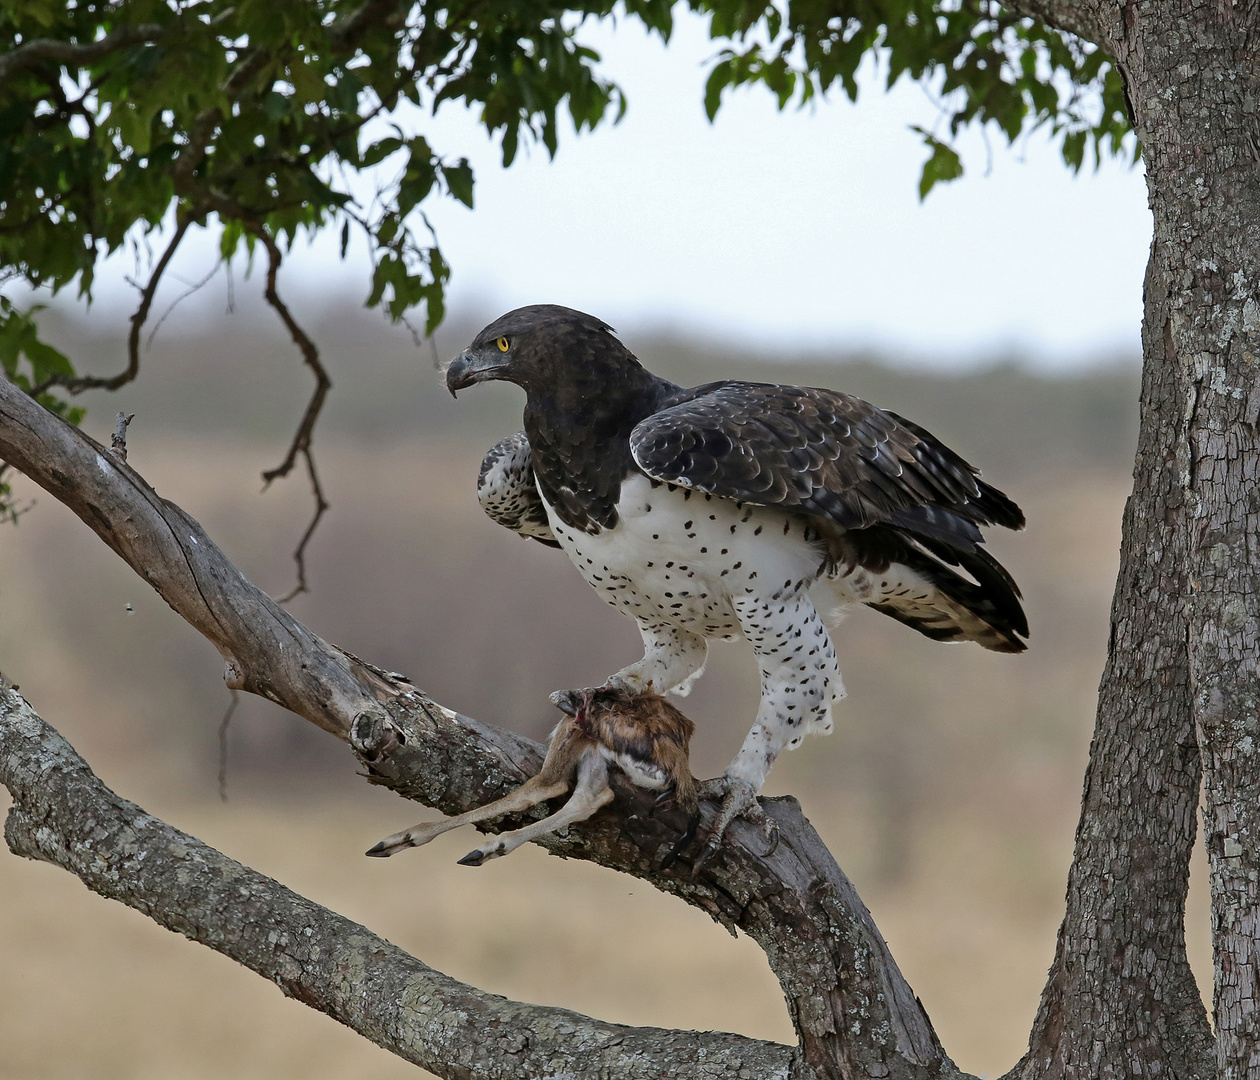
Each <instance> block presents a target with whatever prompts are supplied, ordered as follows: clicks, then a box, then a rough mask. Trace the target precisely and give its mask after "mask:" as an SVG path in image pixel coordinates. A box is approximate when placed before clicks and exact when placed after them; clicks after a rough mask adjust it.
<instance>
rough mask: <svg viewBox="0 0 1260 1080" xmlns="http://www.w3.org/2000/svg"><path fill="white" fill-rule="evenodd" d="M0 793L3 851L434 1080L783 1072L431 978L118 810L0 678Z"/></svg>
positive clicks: (738, 1040)
mask: <svg viewBox="0 0 1260 1080" xmlns="http://www.w3.org/2000/svg"><path fill="white" fill-rule="evenodd" d="M0 784H4V786H5V787H7V788H8V789H9V791H10V792H11V793H12V795H13V807H12V809H11V810H10V812H9V817H8V820H7V821H6V822H5V830H4V832H5V840H6V841H7V842H8V845H9V848H10V850H12V851H13V852H14V854H16V855H24V856H25V857H27V858H29V859H39V860H43V861H44V862H50V863H53V864H54V865H56V866H60V867H62V868H63V869H66V870H69V871H70V872H71V873H72V874H74V875H75V876H77V877H78V878H80V879H81V880H82V881H83V883H84V884H85V885H87V887H88V888H90V889H91V890H92V891H93V892H97V893H99V894H100V895H102V896H104V897H107V898H108V899H111V900H118V901H119V902H121V903H123V904H126V905H127V906H128V907H132V908H135V909H136V910H138V911H140V912H143V913H144V914H145V915H147V916H148V917H149V918H151V919H153V920H154V921H155V922H157V923H159V924H160V925H162V926H164V927H166V928H167V929H168V930H174V931H176V932H177V933H180V934H183V935H184V936H185V937H187V938H189V939H191V940H192V941H197V942H200V943H201V944H203V945H208V946H209V947H210V948H212V949H214V950H215V951H216V952H220V953H222V954H223V955H225V956H228V957H231V958H232V959H233V960H235V961H237V962H238V963H240V964H243V965H244V966H245V967H247V968H249V969H250V970H251V971H255V972H257V973H258V974H259V975H262V976H263V977H264V978H266V979H268V980H270V981H271V982H274V983H275V984H276V985H277V986H279V987H280V989H281V990H282V991H283V992H284V994H285V995H286V996H288V997H291V998H295V999H296V1000H298V1001H300V1002H302V1003H303V1004H304V1005H309V1006H310V1007H311V1008H313V1009H318V1010H319V1011H320V1012H322V1013H326V1014H327V1015H329V1016H331V1017H332V1018H333V1019H334V1020H338V1021H340V1022H341V1023H343V1024H345V1025H346V1026H347V1027H350V1028H352V1029H353V1030H355V1031H357V1032H358V1033H359V1034H360V1035H362V1036H364V1037H365V1038H367V1039H371V1040H372V1042H374V1043H376V1044H377V1045H378V1046H383V1047H384V1048H385V1049H386V1050H389V1051H391V1052H393V1053H395V1054H397V1055H398V1056H399V1057H401V1058H404V1059H406V1060H407V1061H410V1062H412V1063H413V1064H415V1065H420V1066H423V1067H424V1068H426V1069H428V1070H429V1071H430V1072H433V1073H435V1074H436V1075H437V1076H439V1077H452V1078H456V1077H457V1078H459V1080H477V1078H481V1077H485V1078H491V1077H494V1078H501V1077H509V1076H544V1075H546V1076H555V1075H557V1074H560V1073H563V1074H565V1075H568V1076H573V1077H599V1076H617V1077H626V1078H628V1080H633V1078H644V1080H649V1078H650V1080H662V1078H664V1077H672V1076H679V1075H686V1076H694V1077H702V1078H708V1080H722V1078H726V1077H730V1078H732V1080H734V1078H736V1077H745V1076H747V1077H757V1078H765V1080H770V1078H786V1077H787V1076H788V1075H789V1069H790V1066H791V1061H792V1051H791V1048H789V1047H786V1046H780V1045H778V1044H776V1043H770V1042H762V1041H759V1040H756V1039H749V1038H745V1037H744V1036H742V1035H729V1034H725V1033H722V1032H704V1033H700V1032H694V1031H669V1030H664V1029H660V1028H634V1027H626V1026H623V1025H620V1024H607V1023H604V1022H602V1021H599V1020H593V1019H591V1018H589V1017H586V1016H582V1015H581V1014H580V1013H574V1012H570V1011H568V1010H566V1009H556V1008H547V1007H544V1006H540V1005H526V1004H523V1003H521V1002H516V1001H508V1000H507V999H505V998H501V997H498V996H497V995H494V994H487V993H484V992H482V991H480V990H478V989H476V988H475V987H472V986H467V985H465V984H464V983H461V982H458V981H457V980H455V979H452V978H450V977H449V976H447V975H443V974H442V973H441V972H438V971H434V970H433V969H432V968H430V967H428V966H427V965H425V964H423V963H421V962H420V961H419V960H417V959H416V958H415V957H413V956H410V955H408V954H407V953H405V952H403V951H402V950H401V949H399V948H396V947H395V946H393V945H391V944H390V943H389V942H388V941H385V940H384V939H382V938H380V937H377V936H376V935H375V934H373V933H372V932H371V931H370V930H367V929H366V928H364V927H362V926H360V925H358V924H357V923H354V922H351V921H350V920H349V919H347V918H345V917H343V916H341V915H338V914H337V913H336V912H333V911H329V910H328V909H327V908H324V907H321V906H320V905H319V904H316V903H314V902H312V901H310V900H308V899H306V898H305V897H302V896H299V895H298V894H296V893H294V892H292V891H291V890H289V889H287V888H285V887H284V886H283V885H281V884H279V883H278V882H275V881H272V880H271V879H270V878H268V877H264V876H263V875H262V874H259V873H257V872H256V871H254V870H251V869H249V868H248V867H246V866H242V865H241V864H240V863H238V862H236V861H234V860H232V859H230V858H228V857H227V856H226V855H224V854H222V853H221V852H219V851H216V850H215V849H214V848H212V847H210V846H209V845H207V844H204V843H202V842H201V841H200V840H197V839H195V838H194V837H192V836H189V835H188V834H187V833H183V832H180V831H179V830H178V829H175V828H173V827H171V826H170V825H167V824H165V823H164V822H162V821H159V820H157V819H156V818H154V817H152V816H150V815H149V814H146V813H145V812H144V811H143V810H142V809H140V807H138V806H136V805H135V804H134V803H131V802H128V801H127V800H125V799H122V798H119V797H118V796H117V795H116V794H114V792H112V791H111V790H110V789H109V788H108V787H106V786H105V785H104V784H103V783H102V782H101V781H100V780H99V779H98V778H97V777H96V776H95V775H94V774H93V773H92V770H91V769H90V768H88V765H87V763H86V762H85V761H84V760H83V759H82V758H81V757H79V756H78V754H76V753H75V752H74V749H73V748H72V747H71V746H70V744H69V743H67V742H66V741H65V739H63V738H62V737H61V736H60V735H59V734H58V733H57V732H56V731H54V730H53V729H52V728H51V727H49V726H48V724H47V723H45V722H44V721H43V720H42V719H40V717H39V716H37V715H36V714H35V711H34V710H33V709H32V708H31V707H30V705H29V704H28V703H27V702H26V701H25V700H24V699H23V698H22V697H21V695H20V694H18V693H17V692H16V691H14V690H12V689H9V688H8V687H6V686H5V684H4V681H3V678H2V677H0Z"/></svg>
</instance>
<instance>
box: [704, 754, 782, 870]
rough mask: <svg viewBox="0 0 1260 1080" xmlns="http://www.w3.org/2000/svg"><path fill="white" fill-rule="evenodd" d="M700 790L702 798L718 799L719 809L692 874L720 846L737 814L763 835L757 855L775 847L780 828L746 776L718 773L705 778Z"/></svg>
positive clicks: (767, 853)
mask: <svg viewBox="0 0 1260 1080" xmlns="http://www.w3.org/2000/svg"><path fill="white" fill-rule="evenodd" d="M700 794H701V796H702V797H703V798H706V799H713V800H715V801H716V802H717V803H718V813H717V817H716V818H714V820H713V824H712V825H711V826H710V827H709V838H708V841H707V842H706V844H705V846H704V849H703V850H702V851H701V852H700V855H699V857H698V858H697V859H696V861H695V863H694V864H693V868H692V872H693V874H694V873H696V872H698V871H699V870H700V868H701V867H702V866H703V865H704V864H705V863H706V862H707V861H708V860H709V859H710V858H712V856H713V853H714V852H715V851H717V850H718V848H719V847H721V846H722V841H723V840H724V839H725V838H726V830H727V829H728V828H729V827H730V824H731V822H732V821H734V820H735V819H736V818H737V817H742V818H745V819H746V820H748V821H750V822H751V823H752V824H754V825H756V826H758V827H759V828H760V829H761V831H762V833H763V834H764V835H765V838H766V844H767V849H766V851H765V853H764V854H762V855H760V856H759V858H762V859H768V858H769V857H770V856H771V855H773V854H774V853H775V851H777V850H778V847H779V828H778V826H777V825H776V824H775V823H774V821H773V820H771V818H770V817H769V815H768V814H767V813H766V812H765V810H764V809H763V808H762V805H761V803H760V802H759V801H758V799H757V793H756V791H754V790H753V787H752V785H751V784H750V783H748V782H747V781H746V780H741V779H740V778H739V777H734V776H719V777H717V778H716V779H713V780H706V781H704V783H702V784H701V785H700Z"/></svg>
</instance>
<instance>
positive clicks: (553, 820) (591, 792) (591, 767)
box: [459, 747, 613, 866]
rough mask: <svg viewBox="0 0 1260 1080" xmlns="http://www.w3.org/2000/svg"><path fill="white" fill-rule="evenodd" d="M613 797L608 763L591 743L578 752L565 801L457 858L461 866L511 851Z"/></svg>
mask: <svg viewBox="0 0 1260 1080" xmlns="http://www.w3.org/2000/svg"><path fill="white" fill-rule="evenodd" d="M612 800H613V790H612V788H611V787H609V786H608V764H607V763H606V762H605V761H604V759H603V757H602V756H601V755H600V753H599V751H598V750H596V749H595V748H594V747H592V748H590V749H588V750H587V751H586V753H584V754H583V755H582V760H581V761H580V762H579V763H578V779H577V784H576V785H575V786H574V788H573V795H572V796H571V797H570V798H569V801H568V802H566V803H565V804H564V806H562V807H561V808H560V809H559V810H557V811H556V812H555V813H554V814H552V815H551V817H548V818H543V819H542V821H535V822H533V823H532V824H530V825H526V826H525V827H524V828H523V829H514V830H513V831H512V832H505V833H500V834H499V835H498V836H495V837H492V838H491V839H489V840H487V841H486V842H485V843H484V844H482V845H481V847H479V848H477V849H475V850H474V851H470V852H469V853H468V854H467V855H465V856H464V857H463V858H462V859H460V860H459V862H460V865H461V866H480V865H481V864H482V863H484V862H485V861H486V860H487V859H497V858H499V856H501V855H506V854H508V852H510V851H515V850H516V849H517V848H518V847H520V846H521V845H522V844H524V843H525V842H526V841H529V840H533V839H535V838H536V837H539V836H546V835H547V834H548V833H553V832H556V831H557V830H559V829H562V828H564V826H566V825H572V824H573V823H574V822H577V821H585V820H586V819H587V818H588V817H590V816H591V815H592V814H594V813H595V811H596V810H598V809H599V808H600V807H601V806H606V805H607V804H608V803H610V802H612Z"/></svg>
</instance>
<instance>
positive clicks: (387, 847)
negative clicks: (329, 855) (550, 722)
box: [366, 720, 590, 859]
mask: <svg viewBox="0 0 1260 1080" xmlns="http://www.w3.org/2000/svg"><path fill="white" fill-rule="evenodd" d="M589 745H590V741H589V740H588V739H587V738H586V737H585V736H583V735H582V734H581V733H580V732H579V731H577V729H576V728H575V727H574V726H573V724H571V723H570V722H569V721H567V720H562V721H561V722H560V723H559V724H558V725H557V726H556V728H555V730H554V731H553V732H552V733H551V743H550V745H549V746H548V747H547V757H546V759H545V760H544V761H543V765H542V769H540V770H539V772H538V775H537V776H533V777H530V779H528V780H526V781H525V783H523V784H522V785H521V786H520V787H518V788H516V789H515V790H514V791H509V792H508V793H507V794H506V795H504V796H503V798H501V799H496V800H495V801H494V802H489V803H486V805H485V806H479V807H477V808H476V809H475V810H469V811H467V812H465V813H463V814H459V815H457V816H456V817H452V818H447V819H446V820H445V821H430V822H422V823H421V824H419V825H413V826H412V827H411V828H410V829H406V830H404V831H403V832H400V833H394V835H393V836H387V837H385V839H384V840H382V841H381V842H380V843H379V844H377V845H376V846H375V847H372V848H369V849H368V851H367V852H366V854H368V855H371V856H373V857H374V858H379V859H384V858H388V857H389V856H390V855H393V854H395V853H396V852H399V851H402V850H404V849H405V848H409V847H420V845H421V844H427V843H428V842H429V841H430V840H432V839H433V838H434V837H435V836H441V835H442V833H444V832H450V831H451V829H458V828H459V827H460V826H461V825H474V824H476V823H477V822H479V821H489V820H490V819H491V818H496V817H501V816H503V815H504V814H516V813H520V812H521V811H522V810H528V809H529V808H530V807H531V806H535V805H537V804H538V803H540V802H546V801H547V800H548V799H554V798H556V796H558V795H563V794H564V793H565V792H566V791H568V790H569V782H570V780H571V778H572V776H573V770H574V767H575V766H576V764H577V762H578V760H579V758H580V757H581V754H582V752H583V750H584V749H585V748H586V747H588V746H589Z"/></svg>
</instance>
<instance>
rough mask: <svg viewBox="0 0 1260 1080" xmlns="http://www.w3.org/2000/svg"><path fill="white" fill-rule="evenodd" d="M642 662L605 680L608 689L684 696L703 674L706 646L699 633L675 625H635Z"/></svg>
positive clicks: (706, 642)
mask: <svg viewBox="0 0 1260 1080" xmlns="http://www.w3.org/2000/svg"><path fill="white" fill-rule="evenodd" d="M639 633H640V634H642V635H643V659H642V660H640V661H638V662H637V663H634V664H631V665H630V666H629V667H625V668H622V669H621V670H620V671H619V672H617V674H616V675H612V676H610V677H609V679H608V685H609V686H615V687H617V688H618V689H622V690H629V691H630V692H631V693H634V694H664V693H667V692H669V691H673V692H674V693H676V694H682V695H686V694H687V693H688V692H689V691H690V690H691V686H692V684H693V683H694V682H695V681H696V680H697V679H698V678H700V676H701V675H703V674H704V663H705V660H706V658H707V657H708V655H709V643H708V641H706V640H705V639H704V638H703V637H701V636H700V635H699V634H693V633H691V631H690V630H682V629H680V628H679V627H676V626H668V625H663V624H659V623H653V624H648V623H639Z"/></svg>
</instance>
